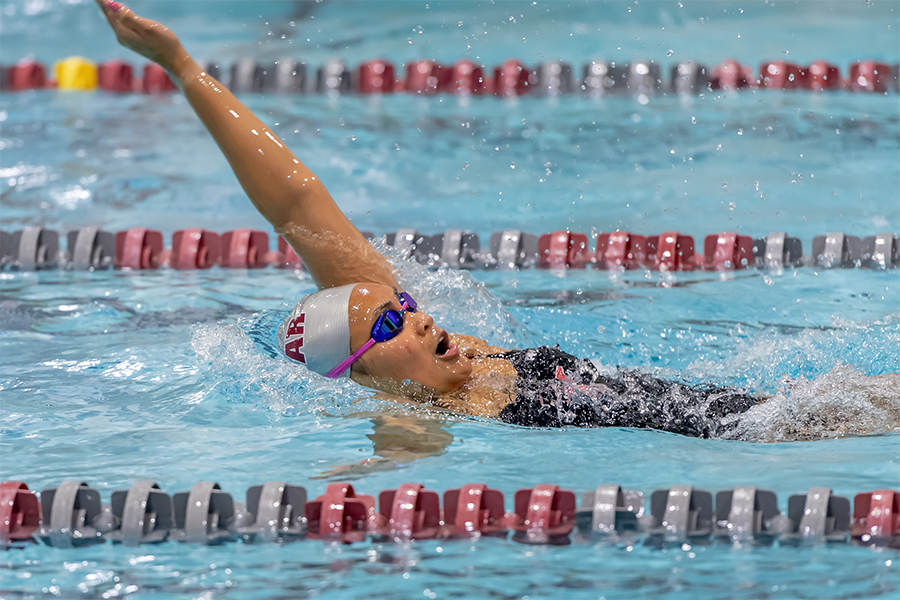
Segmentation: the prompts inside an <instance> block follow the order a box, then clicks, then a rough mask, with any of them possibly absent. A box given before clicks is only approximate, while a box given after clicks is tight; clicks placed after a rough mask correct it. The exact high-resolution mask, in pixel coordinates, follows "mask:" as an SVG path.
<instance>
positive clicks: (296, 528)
mask: <svg viewBox="0 0 900 600" xmlns="http://www.w3.org/2000/svg"><path fill="white" fill-rule="evenodd" d="M305 510H306V488H304V487H302V486H298V485H290V484H288V483H286V482H284V481H269V482H268V483H266V484H265V485H256V486H253V487H251V488H250V489H248V490H247V510H246V512H245V513H243V514H240V515H239V519H238V520H239V522H240V523H241V524H240V526H238V528H237V530H238V533H240V535H241V537H242V538H243V540H244V541H246V542H284V541H291V540H295V539H300V538H302V537H304V536H305V535H306V513H305ZM244 521H246V523H245V522H244Z"/></svg>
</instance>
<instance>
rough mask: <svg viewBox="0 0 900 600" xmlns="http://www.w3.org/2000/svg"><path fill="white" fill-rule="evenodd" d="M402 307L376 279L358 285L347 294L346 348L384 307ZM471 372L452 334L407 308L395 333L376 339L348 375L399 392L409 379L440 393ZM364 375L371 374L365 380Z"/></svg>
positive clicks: (366, 333)
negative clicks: (392, 336)
mask: <svg viewBox="0 0 900 600" xmlns="http://www.w3.org/2000/svg"><path fill="white" fill-rule="evenodd" d="M391 309H393V310H400V301H399V300H398V299H397V292H396V291H395V290H394V289H393V288H390V287H387V286H384V285H376V284H359V285H357V286H356V288H354V290H353V293H352V294H351V295H350V315H349V316H350V348H351V349H352V350H353V351H356V350H358V349H359V348H360V347H361V346H362V345H363V344H364V343H366V342H367V341H368V340H369V338H370V337H372V325H373V324H374V323H375V320H376V319H377V318H378V317H379V315H381V314H382V313H383V312H384V311H386V310H391ZM471 373H472V366H471V364H470V363H469V360H468V359H467V358H466V357H465V356H462V355H461V354H460V352H459V349H458V348H457V347H456V346H455V345H454V344H453V343H452V342H451V341H450V336H449V335H448V334H447V332H446V331H444V330H443V329H441V328H440V327H436V326H435V324H434V320H433V319H432V318H431V317H430V316H428V315H427V314H425V313H424V312H422V311H421V310H420V311H418V312H414V313H412V312H406V313H404V315H403V330H402V331H401V332H400V333H399V334H398V335H397V337H395V338H393V339H390V340H388V341H386V342H377V343H375V345H373V346H372V347H371V348H369V349H368V350H367V351H366V353H365V354H363V355H362V357H360V359H359V360H357V361H356V362H355V363H354V364H353V368H352V370H351V376H353V378H354V380H356V381H359V382H360V383H364V384H366V385H373V387H377V388H379V389H381V390H383V391H387V392H392V393H400V394H401V395H409V394H404V393H403V389H402V388H403V386H404V384H406V383H407V382H415V383H418V384H421V385H423V386H427V387H429V388H432V389H433V390H437V391H439V392H444V393H446V392H451V391H453V390H456V389H457V388H459V387H460V386H461V385H462V384H463V383H464V382H465V381H466V380H467V379H468V378H469V375H470V374H471ZM366 377H368V378H369V380H368V381H366V380H365V379H366Z"/></svg>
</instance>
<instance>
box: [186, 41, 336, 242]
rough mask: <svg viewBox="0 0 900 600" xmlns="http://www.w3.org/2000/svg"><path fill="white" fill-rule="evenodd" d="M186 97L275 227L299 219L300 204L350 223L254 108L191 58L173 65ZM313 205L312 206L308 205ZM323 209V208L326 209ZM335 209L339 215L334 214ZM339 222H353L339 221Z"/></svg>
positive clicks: (326, 215) (255, 203) (259, 208)
mask: <svg viewBox="0 0 900 600" xmlns="http://www.w3.org/2000/svg"><path fill="white" fill-rule="evenodd" d="M172 74H173V76H175V78H176V79H177V81H178V83H179V86H180V87H181V89H182V91H183V92H184V95H185V97H187V99H188V101H189V102H190V103H191V106H192V107H193V108H194V111H195V112H196V113H197V116H199V117H200V120H201V121H203V124H204V125H205V126H206V128H207V130H209V132H210V134H211V135H212V136H213V139H215V140H216V143H217V144H218V145H219V148H220V149H221V150H222V153H223V154H224V155H225V158H226V159H227V160H228V162H229V164H230V165H231V168H232V170H233V171H234V173H235V175H237V178H238V180H239V181H240V183H241V186H243V188H244V191H246V192H247V195H248V196H249V197H250V200H251V201H252V202H253V204H254V205H255V206H256V208H257V209H258V210H259V212H260V213H262V215H263V216H264V217H266V219H268V221H269V222H270V223H272V225H274V226H275V227H276V228H279V227H284V226H285V225H286V224H287V223H289V222H291V221H294V222H297V221H298V219H299V220H300V221H301V222H302V221H303V220H305V219H304V215H303V214H298V213H300V211H298V210H297V209H298V206H297V204H298V203H316V204H321V205H325V206H316V207H315V208H316V209H317V211H318V212H319V213H320V214H321V213H323V212H324V213H325V214H322V215H321V216H323V217H326V218H331V219H337V220H342V221H346V218H343V217H344V216H343V214H341V213H340V211H339V210H337V209H336V207H335V208H334V209H331V210H328V209H329V208H330V207H329V206H327V205H328V204H334V201H333V200H332V199H331V196H330V195H329V194H328V191H327V190H326V189H325V186H323V185H322V183H321V182H320V181H319V180H318V179H317V178H316V176H315V175H314V174H313V173H312V171H310V170H309V169H308V168H307V167H306V165H304V164H303V163H301V162H300V161H299V160H298V159H297V157H296V156H294V153H293V152H291V151H290V150H289V149H288V147H287V146H286V145H285V144H284V142H282V141H281V140H280V139H279V138H278V136H277V135H275V134H274V133H273V132H272V131H271V130H270V129H269V128H268V127H267V126H266V125H265V124H264V123H263V122H262V121H261V120H260V119H259V118H258V117H257V116H256V115H255V114H253V112H252V111H251V110H249V109H248V108H247V107H246V106H244V104H243V103H241V102H240V101H239V100H238V99H237V98H235V97H234V95H233V94H232V93H231V92H230V91H228V89H227V88H225V87H224V86H223V85H222V84H221V83H219V82H218V81H217V80H216V79H215V78H214V77H211V76H210V75H208V74H206V73H205V72H203V71H202V70H201V69H200V67H199V66H198V65H197V63H196V62H195V61H194V60H193V59H192V58H191V57H190V56H187V54H186V53H185V56H184V57H182V58H181V59H180V60H179V61H178V63H177V64H176V65H175V68H174V69H173V73H172ZM309 208H310V209H312V208H313V207H309ZM323 209H324V210H323ZM329 213H334V214H329ZM335 225H344V226H347V225H349V222H347V223H346V224H343V223H340V224H338V223H335Z"/></svg>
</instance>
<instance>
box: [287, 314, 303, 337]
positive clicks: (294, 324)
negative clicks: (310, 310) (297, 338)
mask: <svg viewBox="0 0 900 600" xmlns="http://www.w3.org/2000/svg"><path fill="white" fill-rule="evenodd" d="M305 322H306V313H305V312H304V313H300V316H299V317H295V318H293V319H291V322H290V324H288V329H287V335H288V337H290V336H292V335H303V324H304V323H305Z"/></svg>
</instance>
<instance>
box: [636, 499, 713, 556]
mask: <svg viewBox="0 0 900 600" xmlns="http://www.w3.org/2000/svg"><path fill="white" fill-rule="evenodd" d="M650 514H651V516H652V517H653V521H652V524H651V525H650V527H649V528H648V530H647V533H648V539H647V543H648V544H661V543H662V544H665V543H683V542H694V543H696V542H702V541H707V539H708V538H709V535H710V533H711V529H712V517H713V512H712V494H710V493H709V492H707V491H705V490H697V489H694V488H693V487H691V486H689V485H673V486H672V487H671V488H669V489H668V490H656V491H654V492H653V494H652V495H651V496H650Z"/></svg>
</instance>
